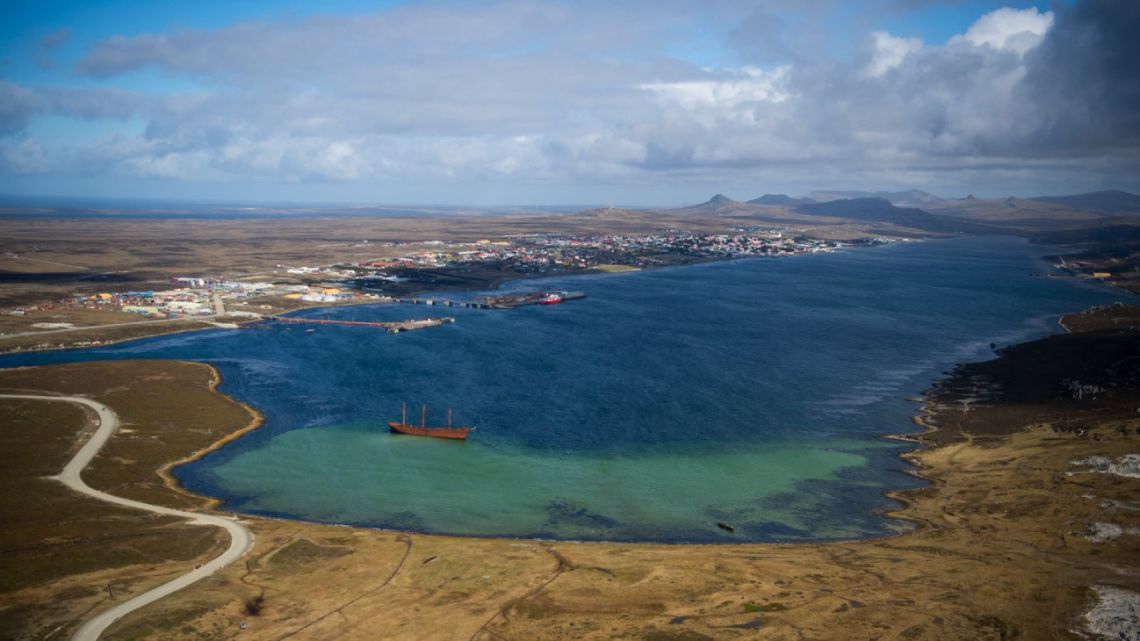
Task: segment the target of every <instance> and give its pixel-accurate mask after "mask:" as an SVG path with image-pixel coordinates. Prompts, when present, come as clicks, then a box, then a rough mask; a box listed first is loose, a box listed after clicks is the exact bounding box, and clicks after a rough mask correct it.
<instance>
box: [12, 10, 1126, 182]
mask: <svg viewBox="0 0 1140 641" xmlns="http://www.w3.org/2000/svg"><path fill="white" fill-rule="evenodd" d="M662 1H663V0H662ZM678 1H679V0H678ZM629 6H633V5H628V6H624V5H623V7H617V8H608V5H600V4H593V3H590V4H588V5H587V4H585V3H583V4H582V5H581V6H580V5H579V4H577V3H568V4H558V5H551V4H548V3H541V2H528V1H527V0H517V1H514V2H510V3H505V4H495V3H488V4H483V3H477V4H461V5H458V6H456V7H453V6H452V5H445V4H431V5H407V6H404V7H402V8H400V9H399V10H397V11H394V12H393V13H391V14H389V13H382V14H378V15H376V16H371V17H366V18H363V19H358V18H357V17H353V18H339V17H325V18H321V19H308V20H300V21H296V22H286V23H252V24H248V25H236V26H232V27H228V28H224V29H219V30H216V31H195V32H183V33H170V34H153V35H149V36H145V35H144V36H136V37H133V38H116V39H110V40H107V41H105V42H103V43H101V44H98V45H96V46H95V47H93V49H92V50H91V51H90V52H89V54H88V55H87V57H86V58H85V59H84V61H83V62H82V63H81V64H80V65H79V67H80V70H81V71H83V72H86V73H88V74H90V75H91V76H92V77H95V78H110V80H100V81H98V82H95V81H93V80H91V78H87V79H85V80H84V82H83V83H81V84H77V85H75V86H73V87H71V88H66V87H64V88H60V87H55V88H52V87H30V86H29V87H24V86H20V85H18V84H14V83H12V82H4V81H0V165H3V167H2V168H0V174H3V173H7V174H9V175H16V172H23V174H27V173H29V172H42V173H44V174H45V175H47V174H50V173H52V172H56V173H58V174H60V175H65V174H74V175H91V174H94V173H97V172H103V173H104V174H106V175H114V176H130V175H136V176H137V175H142V176H148V177H161V178H165V179H171V180H181V181H229V182H232V183H239V182H250V183H273V182H278V183H287V182H292V183H297V184H310V183H336V184H344V183H356V184H359V185H368V184H371V183H374V182H376V181H389V182H390V183H410V182H418V183H423V184H427V183H446V182H447V181H451V182H456V183H457V182H461V181H467V182H479V181H484V182H487V183H498V184H504V185H507V184H539V183H548V184H583V185H598V184H607V183H610V184H615V183H621V184H635V183H636V184H642V185H649V184H652V185H659V184H662V183H668V184H670V185H677V184H684V182H685V181H686V180H692V181H708V182H710V183H711V182H715V181H717V180H722V179H724V178H725V177H727V176H734V177H736V178H735V179H737V180H739V181H742V182H743V181H757V182H758V181H762V180H764V179H765V178H767V177H780V178H781V179H787V177H789V176H795V175H800V176H805V178H804V180H805V181H806V180H810V181H812V182H816V185H815V186H818V184H822V183H823V182H832V183H834V182H835V180H836V177H844V176H849V177H850V178H849V179H845V180H848V181H853V180H875V179H876V178H877V179H878V180H891V181H896V184H897V182H898V181H904V180H915V181H917V180H919V179H920V178H921V179H923V180H928V181H929V180H930V178H929V177H930V176H933V175H942V176H953V177H955V178H946V179H947V180H951V179H952V180H957V179H958V178H957V177H961V176H970V177H974V176H982V177H984V176H985V175H986V174H987V172H992V174H993V175H995V176H996V175H999V174H1000V175H1005V176H1015V175H1016V171H1015V169H1014V168H1017V167H1020V168H1023V167H1026V166H1031V167H1032V169H1031V170H1029V171H1030V173H1034V172H1036V174H1035V175H1044V174H1045V172H1046V171H1054V170H1055V172H1056V174H1054V175H1061V174H1062V173H1064V172H1075V171H1089V172H1092V171H1101V170H1100V169H1093V167H1094V166H1095V167H1101V168H1105V167H1107V168H1108V169H1103V171H1113V172H1116V173H1118V174H1121V175H1124V174H1125V170H1121V169H1120V167H1122V166H1125V167H1126V169H1127V167H1135V165H1136V164H1137V161H1136V157H1137V155H1138V153H1137V147H1138V146H1140V145H1133V144H1131V143H1126V144H1125V145H1123V146H1120V145H1118V146H1117V147H1115V148H1113V150H1112V151H1111V152H1104V153H1105V154H1106V159H1103V162H1100V160H1101V159H1098V162H1099V164H1097V163H1084V165H1083V167H1086V168H1087V169H1081V167H1082V164H1081V163H1080V162H1077V161H1076V160H1074V159H1075V158H1079V157H1080V155H1081V154H1082V153H1088V152H1087V150H1088V149H1089V148H1091V146H1092V144H1090V143H1089V138H1090V137H1089V136H1087V135H1085V134H1086V132H1087V131H1088V126H1087V125H1085V128H1083V129H1082V128H1081V127H1079V126H1070V127H1066V131H1069V130H1071V131H1072V133H1071V135H1068V136H1067V137H1063V138H1062V137H1059V136H1058V135H1057V129H1058V128H1057V127H1056V125H1055V123H1056V122H1058V120H1057V113H1058V110H1059V107H1058V105H1061V107H1062V108H1070V107H1072V108H1073V109H1074V111H1073V113H1077V115H1082V114H1084V113H1102V112H1103V109H1104V108H1105V107H1103V105H1111V104H1113V103H1119V102H1121V99H1110V100H1105V99H1103V98H1097V96H1105V95H1107V96H1109V98H1111V97H1112V96H1113V95H1114V94H1112V93H1111V92H1110V93H1105V91H1107V90H1106V89H1104V88H1103V87H1108V88H1112V87H1115V85H1114V84H1112V83H1110V82H1107V80H1106V81H1105V82H1103V83H1101V82H1098V83H1097V84H1096V86H1095V87H1094V89H1097V91H1092V90H1086V91H1083V92H1072V91H1066V92H1064V93H1065V95H1062V96H1058V97H1050V96H1045V97H1038V98H1037V99H1032V98H1034V96H1036V95H1037V94H1035V93H1034V92H1033V91H1032V88H1033V87H1038V86H1053V85H1055V84H1056V83H1055V81H1054V78H1052V76H1055V75H1056V74H1055V72H1056V70H1057V69H1059V68H1062V67H1065V66H1066V65H1065V64H1064V60H1065V59H1066V58H1065V56H1066V55H1068V54H1071V53H1072V44H1071V43H1072V42H1073V41H1074V38H1060V37H1059V34H1060V32H1059V31H1057V30H1053V31H1050V28H1051V27H1050V25H1051V24H1052V23H1053V21H1054V17H1053V14H1050V13H1044V14H1042V13H1039V12H1037V11H1036V10H1032V9H1031V10H1026V11H1017V10H1012V9H1001V10H998V11H994V12H992V13H989V14H986V15H985V16H982V17H981V18H980V19H979V20H978V21H976V22H975V24H974V25H973V26H972V27H971V28H970V29H969V30H968V31H967V32H966V33H965V34H963V35H961V36H958V37H956V38H955V39H953V40H952V42H951V43H948V44H946V45H935V44H924V43H923V42H922V41H921V40H919V39H917V38H908V37H900V36H896V35H892V34H890V33H887V32H883V31H878V32H874V33H871V34H869V37H868V39H867V40H865V41H863V42H865V43H866V44H867V45H868V46H869V48H868V49H867V50H866V51H865V53H866V54H867V55H865V56H863V57H856V56H838V57H837V56H834V55H833V53H834V52H830V51H826V50H825V47H823V46H820V47H816V48H810V47H808V48H805V49H803V51H809V50H810V51H814V52H815V57H797V56H793V57H791V58H789V59H788V60H790V61H787V60H786V61H784V62H783V63H782V64H778V65H767V66H764V67H763V68H761V67H759V66H750V65H748V64H745V62H739V63H736V64H733V65H730V64H728V63H724V62H721V63H720V65H719V66H718V67H717V68H702V67H700V66H698V65H696V64H693V63H690V62H687V61H684V60H679V59H676V58H671V57H669V56H666V55H664V54H663V53H661V51H662V48H661V45H660V41H665V40H667V39H668V36H670V34H671V33H673V32H672V31H671V30H672V29H675V28H676V27H677V26H678V24H682V25H683V24H684V23H683V21H682V22H680V23H678V22H677V20H676V19H675V17H669V16H663V15H662V14H665V13H667V12H661V11H656V10H653V7H648V6H647V7H645V8H644V12H643V13H641V14H638V15H637V16H630V15H626V14H624V13H622V12H626V11H632V10H631V9H629V8H628V7H629ZM1082 6H1084V5H1082ZM1057 15H1058V17H1057V23H1058V29H1062V28H1063V27H1065V25H1066V24H1071V23H1072V21H1073V19H1072V18H1067V17H1066V16H1069V15H1070V14H1068V13H1066V12H1064V11H1061V10H1058V14H1057ZM523 18H526V19H527V20H529V22H526V24H527V28H526V29H525V30H520V29H513V28H511V27H510V26H509V25H511V24H516V23H518V24H521V23H519V22H518V21H519V20H522V19H523ZM634 18H637V24H638V27H639V34H640V35H637V36H636V37H634V38H633V39H632V40H631V39H630V38H625V37H621V34H622V33H623V29H622V28H621V26H622V25H628V24H632V23H633V19H634ZM1066 20H1067V22H1066ZM1090 20H1091V18H1090ZM524 22H525V21H524ZM1101 22H1103V20H1102V21H1101ZM1114 22H1115V23H1121V22H1126V21H1122V20H1120V19H1116V20H1114ZM1097 24H1099V22H1098V23H1097ZM440 25H445V27H446V28H444V27H440ZM750 25H752V23H749V24H747V25H734V26H732V27H731V28H733V29H734V31H733V32H732V37H733V38H735V39H737V40H740V41H761V40H763V38H764V37H765V36H766V35H767V34H769V33H770V29H771V27H772V25H770V24H765V23H756V25H755V29H756V30H757V31H748V30H747V28H752V26H750ZM642 28H644V29H646V32H645V33H641V31H640V29H642ZM441 29H442V30H443V31H448V30H452V31H455V32H456V33H457V34H458V35H457V39H456V40H455V41H454V42H453V43H451V44H450V45H448V46H443V45H441V44H439V43H440V42H441V40H440V39H438V38H433V37H428V36H430V35H432V34H435V35H439V33H440V32H441ZM607 30H608V31H607ZM1083 30H1085V27H1084V26H1081V28H1080V30H1078V31H1076V32H1075V33H1083ZM1121 31H1122V33H1123V32H1124V31H1127V30H1126V29H1124V28H1123V27H1121ZM646 33H647V34H649V35H645V34H646ZM378 34H379V35H378ZM425 34H427V35H425ZM381 36H382V37H381ZM1041 40H1043V42H1044V43H1047V44H1048V46H1045V45H1042V46H1040V48H1038V49H1037V50H1035V51H1034V52H1033V53H1032V54H1031V55H1024V54H1025V52H1027V51H1028V50H1029V47H1030V46H1033V45H1034V44H1036V43H1037V41H1041ZM449 42H450V41H449ZM1090 42H1091V43H1092V44H1090V45H1089V46H1090V47H1093V50H1094V51H1095V52H1100V51H1101V49H1100V48H1096V47H1094V45H1095V44H1096V43H1098V42H1099V40H1090ZM504 43H507V44H504ZM1050 52H1051V53H1050ZM1046 53H1050V56H1052V57H1050V58H1049V60H1050V62H1049V63H1048V64H1046V63H1045V62H1042V60H1044V56H1045V54H1046ZM739 55H740V59H741V60H742V61H746V60H748V58H747V50H745V49H741V50H740V52H739ZM1120 58H1121V62H1120V64H1118V65H1116V66H1117V67H1125V66H1127V65H1131V67H1128V68H1134V67H1135V65H1134V63H1132V62H1131V61H1130V58H1129V57H1128V56H1124V55H1121V56H1120ZM1126 58H1129V60H1128V61H1126V60H1125V59H1126ZM1083 59H1093V58H1089V56H1085V58H1082V60H1083ZM1058 61H1060V62H1058ZM1068 66H1069V67H1072V68H1073V69H1078V71H1079V73H1080V77H1081V78H1086V77H1092V76H1090V74H1089V73H1087V71H1086V68H1087V67H1090V66H1095V65H1090V64H1085V63H1082V64H1080V65H1077V64H1076V63H1073V64H1070V65H1068ZM1101 66H1104V65H1101ZM148 68H150V69H154V70H155V73H157V74H160V75H163V76H165V77H171V76H181V77H186V78H188V79H189V80H190V81H191V82H190V86H193V87H194V88H195V89H194V90H193V91H186V92H182V93H177V92H169V91H167V92H156V93H151V94H147V93H145V92H144V91H141V90H138V89H137V87H136V88H135V90H134V91H130V92H128V91H124V90H119V89H114V88H113V85H114V84H115V82H114V80H115V79H116V78H117V75H118V74H123V73H129V72H133V71H137V70H139V69H148ZM1114 68H1115V67H1114ZM1034 70H1036V74H1037V75H1036V76H1035V75H1034ZM1118 76H1120V72H1119V71H1112V72H1111V73H1107V72H1106V78H1108V79H1111V78H1116V77H1118ZM100 83H105V84H100ZM93 85H94V86H93ZM1030 85H1032V86H1030ZM1135 86H1136V84H1135V83H1130V84H1128V83H1125V84H1122V87H1121V89H1120V90H1119V91H1120V92H1121V93H1122V94H1127V95H1133V94H1129V93H1128V92H1129V91H1131V89H1130V88H1131V87H1135ZM1074 96H1076V97H1074ZM1082 96H1088V98H1087V99H1085V102H1081V101H1080V100H1081V97H1082ZM1074 105H1075V107H1074ZM1077 108H1079V109H1080V110H1083V111H1076V109H1077ZM1097 109H1101V110H1102V111H1096V110H1097ZM1118 111H1119V112H1120V113H1125V114H1135V113H1140V109H1133V108H1128V109H1123V108H1120V109H1118ZM51 114H62V115H66V116H70V117H73V118H83V119H90V120H95V121H115V120H122V119H127V118H129V119H132V120H135V119H137V121H141V122H144V123H145V124H146V126H145V131H144V132H143V133H141V134H138V135H132V134H123V136H122V137H121V138H118V139H108V140H102V141H99V142H98V143H87V142H83V141H79V140H77V141H75V142H73V143H71V146H69V145H68V143H67V142H63V143H61V142H58V141H40V142H39V143H37V142H36V141H34V140H25V139H24V136H25V133H24V132H25V131H26V130H28V129H27V123H28V122H29V120H30V119H34V118H36V117H40V116H43V115H51ZM1071 120H1072V121H1073V122H1077V120H1076V118H1075V117H1074V118H1073V119H1071ZM1101 121H1105V119H1103V118H1102V119H1099V120H1097V119H1093V118H1084V119H1083V120H1081V121H1080V122H1101ZM1105 122H1110V123H1114V122H1116V121H1115V120H1111V119H1109V120H1107V121H1105ZM1120 122H1133V121H1132V120H1128V121H1124V120H1121V121H1120ZM1078 124H1079V123H1078ZM1125 129H1129V128H1128V127H1124V126H1117V125H1115V124H1114V125H1112V126H1111V127H1108V126H1106V133H1105V135H1104V136H1102V138H1103V139H1110V138H1112V136H1109V135H1108V134H1113V135H1114V136H1115V138H1116V139H1119V132H1120V131H1122V130H1125ZM1110 130H1111V131H1110ZM1130 130H1131V131H1133V132H1135V131H1140V128H1138V127H1134V126H1133V127H1131V128H1130ZM1043 140H1048V141H1050V142H1049V144H1052V145H1054V146H1055V148H1054V149H1055V151H1056V153H1055V154H1053V155H1041V154H1040V150H1041V144H1042V143H1041V142H1040V141H1043ZM1097 140H1100V138H1098V139H1097ZM41 144H42V145H43V146H42V147H41V146H40V145H41ZM1096 144H1099V143H1096ZM1066 145H1067V147H1066ZM1129 145H1131V146H1129ZM1092 153H1101V150H1099V149H1097V150H1094V152H1092ZM1107 154H1115V155H1111V156H1107ZM1130 163H1131V164H1130ZM1050 167H1052V168H1054V169H1049V168H1050ZM1074 167H1075V168H1076V169H1074ZM825 171H826V172H830V173H821V172H825ZM1017 171H1021V169H1018V170H1017ZM971 172H974V173H971ZM1135 173H1136V172H1133V174H1135ZM0 177H2V176H0ZM924 177H925V178H924ZM674 178H677V180H674ZM1011 180H1012V178H1011ZM881 186H890V185H887V184H882V185H881ZM458 197H461V196H457V198H458Z"/></svg>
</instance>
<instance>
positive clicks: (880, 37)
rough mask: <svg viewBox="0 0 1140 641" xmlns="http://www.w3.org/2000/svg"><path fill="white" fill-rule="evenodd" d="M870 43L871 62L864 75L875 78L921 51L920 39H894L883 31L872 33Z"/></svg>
mask: <svg viewBox="0 0 1140 641" xmlns="http://www.w3.org/2000/svg"><path fill="white" fill-rule="evenodd" d="M871 42H872V47H871V61H870V62H869V63H868V64H867V68H866V73H867V74H868V75H870V76H875V77H878V76H881V75H883V74H884V73H886V72H888V71H890V70H891V69H894V68H895V67H897V66H899V65H901V64H902V63H903V61H905V60H906V58H907V56H909V55H911V54H912V53H915V52H917V51H919V50H920V49H922V39H920V38H896V37H895V36H892V35H891V34H889V33H887V32H885V31H876V32H875V33H872V34H871Z"/></svg>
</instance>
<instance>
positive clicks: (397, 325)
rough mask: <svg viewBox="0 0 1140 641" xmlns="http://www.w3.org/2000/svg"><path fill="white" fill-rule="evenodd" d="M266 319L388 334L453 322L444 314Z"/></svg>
mask: <svg viewBox="0 0 1140 641" xmlns="http://www.w3.org/2000/svg"><path fill="white" fill-rule="evenodd" d="M266 319H267V320H272V321H276V322H278V323H286V324H289V325H342V326H346V327H371V328H373V329H383V330H385V331H387V332H388V333H389V334H398V333H400V332H410V331H412V330H417V329H425V328H428V327H438V326H440V325H446V324H448V323H454V322H455V318H454V317H452V316H444V317H442V318H423V319H419V320H404V321H394V322H389V323H382V322H367V321H347V320H328V319H320V318H291V317H287V316H266Z"/></svg>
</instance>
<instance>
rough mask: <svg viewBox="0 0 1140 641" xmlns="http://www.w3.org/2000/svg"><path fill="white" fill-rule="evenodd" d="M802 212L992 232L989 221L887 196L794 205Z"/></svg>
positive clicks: (946, 230)
mask: <svg viewBox="0 0 1140 641" xmlns="http://www.w3.org/2000/svg"><path fill="white" fill-rule="evenodd" d="M795 209H796V211H798V212H800V213H802V214H811V215H816V216H830V217H833V218H845V219H848V220H857V221H862V222H873V223H887V224H891V225H899V226H901V227H909V228H911V229H921V230H924V231H931V232H939V233H957V232H973V233H983V234H984V233H993V232H994V231H995V229H994V228H993V227H990V226H988V225H984V224H980V223H975V222H972V221H966V220H959V219H954V218H949V217H946V216H936V215H934V214H931V213H929V212H926V211H923V210H921V209H916V208H913V207H896V206H895V205H894V204H892V203H891V201H889V200H887V199H886V198H849V199H845V200H832V201H828V202H822V203H816V204H811V205H800V206H798V207H796V208H795Z"/></svg>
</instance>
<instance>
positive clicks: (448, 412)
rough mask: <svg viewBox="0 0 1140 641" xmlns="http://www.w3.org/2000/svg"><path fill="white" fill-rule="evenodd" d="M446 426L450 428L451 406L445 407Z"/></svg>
mask: <svg viewBox="0 0 1140 641" xmlns="http://www.w3.org/2000/svg"><path fill="white" fill-rule="evenodd" d="M447 427H448V429H451V408H450V407H449V408H447Z"/></svg>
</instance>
